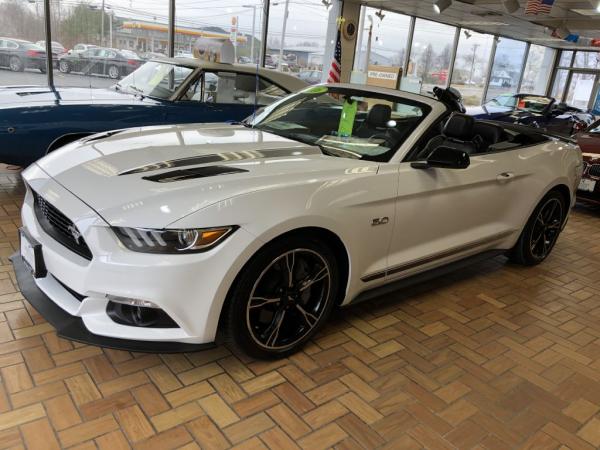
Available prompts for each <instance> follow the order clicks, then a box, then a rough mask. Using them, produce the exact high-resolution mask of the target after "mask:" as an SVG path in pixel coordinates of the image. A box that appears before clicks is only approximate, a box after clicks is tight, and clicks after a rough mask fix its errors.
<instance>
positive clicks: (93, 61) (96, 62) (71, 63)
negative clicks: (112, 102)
mask: <svg viewBox="0 0 600 450" xmlns="http://www.w3.org/2000/svg"><path fill="white" fill-rule="evenodd" d="M142 63H143V61H142V60H141V59H140V57H139V56H138V55H137V54H136V53H134V52H132V51H129V50H117V49H114V48H102V47H95V48H90V49H88V50H85V51H83V52H79V53H72V54H70V55H69V54H66V55H63V56H61V57H60V58H59V59H58V69H59V70H60V71H61V72H62V73H69V72H81V73H84V74H86V75H108V76H109V77H110V78H112V79H113V80H117V79H119V78H121V77H124V76H127V75H129V74H130V73H131V72H133V71H134V70H136V69H138V68H139V67H140V66H141V65H142Z"/></svg>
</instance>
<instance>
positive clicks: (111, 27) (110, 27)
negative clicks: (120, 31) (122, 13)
mask: <svg viewBox="0 0 600 450" xmlns="http://www.w3.org/2000/svg"><path fill="white" fill-rule="evenodd" d="M113 14H114V12H113V11H111V12H110V17H109V19H108V20H110V22H109V26H108V29H109V36H110V48H114V47H115V46H114V45H113Z"/></svg>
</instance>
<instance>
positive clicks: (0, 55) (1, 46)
mask: <svg viewBox="0 0 600 450" xmlns="http://www.w3.org/2000/svg"><path fill="white" fill-rule="evenodd" d="M53 56H54V57H56V56H57V55H55V54H53ZM0 67H6V68H8V69H10V70H12V71H13V72H23V71H24V70H25V69H37V70H39V71H40V72H42V73H44V72H46V49H45V48H43V47H40V46H39V45H36V44H34V43H33V42H29V41H24V40H22V39H13V38H3V37H0Z"/></svg>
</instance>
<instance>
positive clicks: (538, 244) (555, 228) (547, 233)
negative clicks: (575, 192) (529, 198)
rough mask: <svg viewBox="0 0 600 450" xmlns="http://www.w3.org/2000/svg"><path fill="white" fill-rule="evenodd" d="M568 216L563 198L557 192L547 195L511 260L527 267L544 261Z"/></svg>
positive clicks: (524, 232) (531, 219)
mask: <svg viewBox="0 0 600 450" xmlns="http://www.w3.org/2000/svg"><path fill="white" fill-rule="evenodd" d="M566 215H567V205H566V201H565V199H564V198H563V196H562V195H561V194H560V193H559V192H557V191H552V192H550V193H549V194H548V195H546V197H544V199H542V201H541V202H540V203H539V205H538V206H537V207H536V209H535V210H534V212H533V214H532V215H531V217H530V218H529V221H528V222H527V225H526V226H525V228H524V229H523V232H522V233H521V236H520V237H519V240H518V241H517V243H516V245H515V246H514V247H513V249H512V250H511V252H510V254H509V256H510V258H511V260H512V261H514V262H516V263H518V264H523V265H527V266H533V265H536V264H539V263H541V262H542V261H544V260H545V259H546V258H547V257H548V255H549V254H550V252H552V249H553V248H554V245H555V244H556V241H557V240H558V236H559V235H560V232H561V231H562V227H563V224H564V222H565V217H566Z"/></svg>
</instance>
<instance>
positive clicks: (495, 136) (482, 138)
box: [473, 121, 505, 153]
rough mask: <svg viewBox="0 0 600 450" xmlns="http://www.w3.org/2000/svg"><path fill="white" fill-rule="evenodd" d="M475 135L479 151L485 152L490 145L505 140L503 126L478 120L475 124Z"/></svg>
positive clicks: (474, 138) (474, 139)
mask: <svg viewBox="0 0 600 450" xmlns="http://www.w3.org/2000/svg"><path fill="white" fill-rule="evenodd" d="M473 136H474V137H473V141H474V142H475V145H476V146H477V150H476V151H477V153H485V152H487V151H488V149H489V148H490V146H492V145H495V144H497V143H498V142H502V141H504V140H505V136H504V130H503V129H502V127H500V126H498V125H494V124H493V123H487V122H479V121H476V122H475V125H474V126H473Z"/></svg>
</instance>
